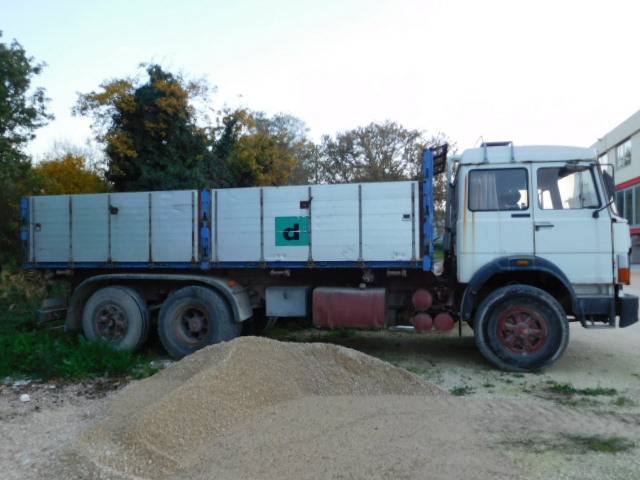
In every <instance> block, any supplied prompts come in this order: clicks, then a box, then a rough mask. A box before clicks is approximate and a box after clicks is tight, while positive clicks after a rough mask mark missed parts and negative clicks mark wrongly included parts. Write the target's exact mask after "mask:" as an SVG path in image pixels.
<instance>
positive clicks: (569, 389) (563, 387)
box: [549, 383, 618, 397]
mask: <svg viewBox="0 0 640 480" xmlns="http://www.w3.org/2000/svg"><path fill="white" fill-rule="evenodd" d="M549 391H550V392H553V393H558V394H561V395H583V396H588V397H598V396H613V395H617V394H618V391H617V390H616V389H615V388H603V387H594V388H576V387H574V386H573V385H571V384H570V383H553V384H551V385H550V386H549Z"/></svg>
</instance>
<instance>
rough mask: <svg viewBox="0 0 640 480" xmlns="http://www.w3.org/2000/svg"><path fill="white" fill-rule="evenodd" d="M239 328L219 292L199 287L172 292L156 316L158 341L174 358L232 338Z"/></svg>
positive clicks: (235, 335)
mask: <svg viewBox="0 0 640 480" xmlns="http://www.w3.org/2000/svg"><path fill="white" fill-rule="evenodd" d="M241 328H242V325H241V324H240V323H238V322H236V321H234V319H233V314H232V313H231V309H230V308H229V305H228V303H227V302H226V300H225V299H224V298H223V297H222V296H221V295H220V294H219V293H218V292H216V291H214V290H211V289H209V288H205V287H200V286H191V287H184V288H181V289H180V290H177V291H175V292H173V293H172V294H171V295H169V297H168V298H167V299H166V300H165V302H164V303H163V304H162V308H161V309H160V315H159V317H158V335H159V336H160V341H161V342H162V345H164V347H165V348H166V350H167V352H169V354H170V355H171V356H172V357H173V358H182V357H184V356H185V355H189V354H190V353H193V352H195V351H196V350H199V349H201V348H202V347H204V346H206V345H212V344H214V343H219V342H224V341H228V340H233V339H234V338H236V337H237V336H238V335H240V330H241Z"/></svg>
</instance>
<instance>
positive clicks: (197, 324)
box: [179, 307, 209, 343]
mask: <svg viewBox="0 0 640 480" xmlns="http://www.w3.org/2000/svg"><path fill="white" fill-rule="evenodd" d="M208 324H209V322H208V320H207V316H206V313H205V312H204V311H202V310H200V309H199V308H193V307H192V308H187V309H185V310H184V311H183V312H182V314H181V316H180V323H179V325H180V326H179V329H180V332H179V333H180V334H181V337H182V338H184V339H185V340H186V341H188V342H189V343H199V342H201V341H203V340H204V339H205V337H206V335H207V333H208V331H209V328H208Z"/></svg>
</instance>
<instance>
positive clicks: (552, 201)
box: [538, 166, 600, 210]
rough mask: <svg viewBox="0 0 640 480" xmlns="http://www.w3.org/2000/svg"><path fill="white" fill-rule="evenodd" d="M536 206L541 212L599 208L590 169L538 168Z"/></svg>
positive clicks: (570, 167) (569, 167) (568, 167)
mask: <svg viewBox="0 0 640 480" xmlns="http://www.w3.org/2000/svg"><path fill="white" fill-rule="evenodd" d="M538 205H539V206H540V208H541V209H543V210H575V209H580V208H598V207H600V201H599V199H598V193H597V191H596V186H595V181H594V178H593V173H592V172H591V169H589V168H586V167H582V168H581V167H572V166H567V167H554V168H539V169H538Z"/></svg>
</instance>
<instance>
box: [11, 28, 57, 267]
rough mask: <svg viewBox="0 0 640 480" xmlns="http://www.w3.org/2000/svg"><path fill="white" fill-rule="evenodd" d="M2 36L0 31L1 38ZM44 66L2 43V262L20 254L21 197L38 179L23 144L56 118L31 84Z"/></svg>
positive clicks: (39, 90) (15, 44)
mask: <svg viewBox="0 0 640 480" xmlns="http://www.w3.org/2000/svg"><path fill="white" fill-rule="evenodd" d="M1 36H2V33H1V32H0V38H1ZM43 67H44V65H43V64H41V63H36V62H35V60H34V59H33V58H32V57H29V56H27V54H26V52H25V50H24V49H23V48H22V46H21V45H20V44H19V43H18V42H17V41H15V40H14V41H13V42H11V43H10V44H6V43H3V42H0V211H2V215H3V219H2V222H0V261H2V262H5V261H7V260H9V259H11V258H17V257H18V255H19V252H20V242H19V233H18V232H19V228H20V211H19V208H20V207H19V204H20V197H21V196H22V195H26V194H28V193H29V192H30V191H31V190H32V189H33V188H34V187H35V185H36V183H37V178H36V177H35V176H34V175H33V172H32V171H31V163H30V160H29V157H28V156H27V155H26V154H25V153H24V150H23V148H24V145H25V144H26V143H27V142H28V141H29V140H31V139H32V138H33V137H34V136H35V133H34V132H35V130H36V129H37V128H38V127H40V126H42V125H44V124H45V123H46V122H47V121H48V120H50V119H51V118H53V117H52V116H51V115H50V114H48V113H47V110H46V106H47V101H48V99H47V97H46V95H45V92H44V90H43V89H42V88H35V89H34V88H32V81H33V79H34V77H35V76H37V75H39V74H40V72H41V71H42V68H43Z"/></svg>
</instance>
